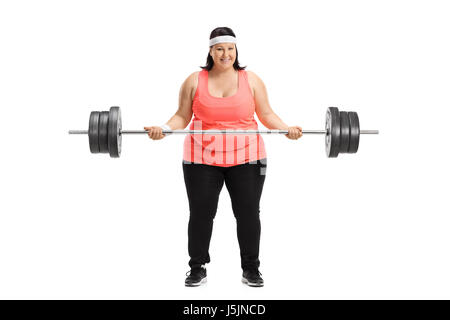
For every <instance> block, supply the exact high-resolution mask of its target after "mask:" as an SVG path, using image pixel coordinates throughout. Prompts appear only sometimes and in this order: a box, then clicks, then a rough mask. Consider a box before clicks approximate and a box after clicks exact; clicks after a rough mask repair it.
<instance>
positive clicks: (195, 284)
mask: <svg viewBox="0 0 450 320" xmlns="http://www.w3.org/2000/svg"><path fill="white" fill-rule="evenodd" d="M205 283H206V277H204V278H203V279H202V280H201V281H199V282H194V283H185V284H184V285H185V286H186V287H199V286H201V285H202V284H205Z"/></svg>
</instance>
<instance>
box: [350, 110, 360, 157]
mask: <svg viewBox="0 0 450 320" xmlns="http://www.w3.org/2000/svg"><path fill="white" fill-rule="evenodd" d="M348 118H349V122H350V144H349V147H348V153H356V151H358V146H359V118H358V114H357V113H356V112H349V113H348Z"/></svg>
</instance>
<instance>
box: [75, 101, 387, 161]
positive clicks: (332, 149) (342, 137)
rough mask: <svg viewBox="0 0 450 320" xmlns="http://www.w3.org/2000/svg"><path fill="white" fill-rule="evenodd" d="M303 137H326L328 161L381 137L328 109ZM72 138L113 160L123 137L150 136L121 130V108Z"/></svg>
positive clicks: (97, 116)
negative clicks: (363, 140) (319, 125)
mask: <svg viewBox="0 0 450 320" xmlns="http://www.w3.org/2000/svg"><path fill="white" fill-rule="evenodd" d="M162 133H163V134H210V135H217V134H288V130H162ZM302 133H303V134H324V135H325V150H326V155H327V157H329V158H336V157H337V156H338V155H339V153H356V152H357V151H358V146H359V136H360V134H378V133H379V131H378V130H360V129H359V118H358V114H357V113H356V112H351V111H350V112H345V111H339V109H338V108H336V107H329V108H328V109H327V112H326V118H325V130H302ZM69 134H74V135H76V134H87V135H88V137H89V148H90V151H91V153H109V155H110V156H111V157H112V158H118V157H120V153H121V149H122V135H124V134H148V131H146V130H122V117H121V111H120V108H119V107H111V108H110V110H109V112H108V111H102V112H99V111H92V112H91V115H90V117H89V128H88V130H69Z"/></svg>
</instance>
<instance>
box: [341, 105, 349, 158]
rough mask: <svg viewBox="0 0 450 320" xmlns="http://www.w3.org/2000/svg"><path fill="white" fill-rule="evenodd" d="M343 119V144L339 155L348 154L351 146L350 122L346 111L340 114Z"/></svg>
mask: <svg viewBox="0 0 450 320" xmlns="http://www.w3.org/2000/svg"><path fill="white" fill-rule="evenodd" d="M339 115H340V119H341V144H340V146H339V153H347V152H348V146H349V144H350V120H349V119H348V114H347V112H345V111H341V112H339Z"/></svg>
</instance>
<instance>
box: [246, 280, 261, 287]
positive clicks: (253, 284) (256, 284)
mask: <svg viewBox="0 0 450 320" xmlns="http://www.w3.org/2000/svg"><path fill="white" fill-rule="evenodd" d="M242 283H244V284H246V285H248V286H249V287H264V283H255V282H250V281H248V280H247V279H245V278H242Z"/></svg>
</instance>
